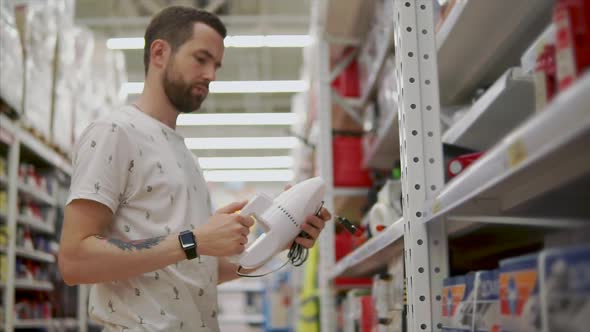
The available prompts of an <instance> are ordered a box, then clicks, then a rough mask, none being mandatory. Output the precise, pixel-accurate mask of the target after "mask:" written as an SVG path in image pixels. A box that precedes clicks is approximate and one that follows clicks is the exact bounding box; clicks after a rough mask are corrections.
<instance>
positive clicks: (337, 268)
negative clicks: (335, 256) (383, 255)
mask: <svg viewBox="0 0 590 332" xmlns="http://www.w3.org/2000/svg"><path fill="white" fill-rule="evenodd" d="M403 236H404V223H403V218H400V219H398V220H397V221H395V222H394V223H393V224H392V225H391V226H389V227H387V229H386V230H385V231H383V232H382V233H380V234H379V235H377V236H375V237H374V238H372V239H370V240H369V241H367V242H366V243H364V244H363V245H362V246H360V247H359V248H357V249H356V250H355V251H353V252H351V253H350V254H348V255H346V256H345V257H343V258H342V259H341V260H340V261H339V262H337V263H336V264H335V265H334V267H333V268H332V271H330V274H329V277H330V279H334V278H336V277H338V276H340V275H341V274H342V273H343V272H344V271H346V270H347V269H349V268H351V267H353V266H355V265H357V264H359V263H362V262H363V261H365V260H367V259H369V258H371V257H372V256H374V255H376V254H377V253H378V252H379V251H381V250H383V249H384V248H385V247H387V246H389V245H391V244H393V243H395V242H396V241H397V240H399V239H401V238H403ZM384 263H386V262H384Z"/></svg>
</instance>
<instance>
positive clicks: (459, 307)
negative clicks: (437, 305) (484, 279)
mask: <svg viewBox="0 0 590 332" xmlns="http://www.w3.org/2000/svg"><path fill="white" fill-rule="evenodd" d="M474 280H475V275H474V274H473V273H470V274H467V275H465V276H457V277H451V278H446V279H445V280H444V281H443V296H442V325H443V328H442V330H443V331H445V332H468V331H471V325H472V321H473V298H474V296H475V295H474V293H473V282H474Z"/></svg>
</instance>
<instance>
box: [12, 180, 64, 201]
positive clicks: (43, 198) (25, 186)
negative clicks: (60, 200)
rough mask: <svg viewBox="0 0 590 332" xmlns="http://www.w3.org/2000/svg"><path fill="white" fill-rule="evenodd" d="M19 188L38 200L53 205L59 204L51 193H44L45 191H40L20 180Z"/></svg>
mask: <svg viewBox="0 0 590 332" xmlns="http://www.w3.org/2000/svg"><path fill="white" fill-rule="evenodd" d="M18 190H19V191H20V192H21V193H23V194H25V195H28V196H30V197H32V198H34V199H35V200H37V201H40V202H43V203H45V204H48V205H51V206H55V205H56V204H57V202H56V200H55V199H54V198H53V197H51V196H50V195H49V194H47V193H44V192H40V191H39V190H38V189H37V188H35V187H33V186H31V185H29V184H26V183H23V182H20V181H19V183H18Z"/></svg>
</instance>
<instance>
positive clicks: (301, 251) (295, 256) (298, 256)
mask: <svg viewBox="0 0 590 332" xmlns="http://www.w3.org/2000/svg"><path fill="white" fill-rule="evenodd" d="M323 207H324V201H322V203H321V204H320V207H319V208H318V210H317V212H316V213H315V215H316V217H319V216H320V213H321V212H322V208H323ZM336 220H338V222H339V223H340V224H341V225H342V226H344V228H345V229H346V230H347V231H349V232H350V233H351V234H356V232H357V230H358V229H357V227H356V226H355V225H353V224H352V223H351V222H350V221H349V220H348V219H346V218H344V217H341V216H336ZM298 236H300V237H303V238H306V239H311V237H310V236H309V234H307V233H305V232H303V231H302V232H301V233H299V235H298ZM308 257H309V249H307V248H305V247H303V246H302V245H300V244H299V243H297V242H295V241H293V244H291V248H289V253H288V254H287V261H286V262H285V263H284V264H282V265H281V266H279V267H278V268H276V269H274V270H272V271H270V272H268V273H264V274H260V275H251V274H243V273H241V272H240V270H241V269H242V267H241V266H238V270H237V271H236V273H237V274H238V275H239V276H240V277H246V278H259V277H264V276H266V275H269V274H271V273H273V272H276V271H278V270H280V269H282V268H283V267H285V265H287V264H288V263H291V265H293V266H295V267H299V266H301V265H303V263H305V261H307V258H308Z"/></svg>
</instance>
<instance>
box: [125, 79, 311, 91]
mask: <svg viewBox="0 0 590 332" xmlns="http://www.w3.org/2000/svg"><path fill="white" fill-rule="evenodd" d="M307 89H308V84H307V82H306V81H303V80H291V81H215V82H211V84H209V92H210V93H296V92H303V91H306V90H307ZM123 91H124V92H126V93H127V94H138V93H141V92H142V91H143V82H127V83H125V84H124V85H123Z"/></svg>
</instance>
